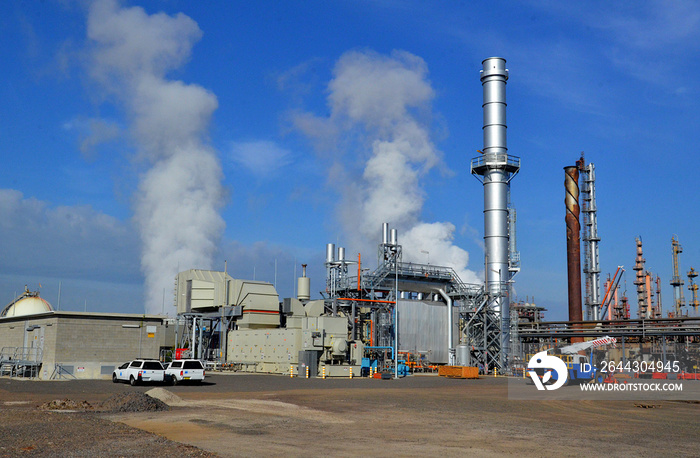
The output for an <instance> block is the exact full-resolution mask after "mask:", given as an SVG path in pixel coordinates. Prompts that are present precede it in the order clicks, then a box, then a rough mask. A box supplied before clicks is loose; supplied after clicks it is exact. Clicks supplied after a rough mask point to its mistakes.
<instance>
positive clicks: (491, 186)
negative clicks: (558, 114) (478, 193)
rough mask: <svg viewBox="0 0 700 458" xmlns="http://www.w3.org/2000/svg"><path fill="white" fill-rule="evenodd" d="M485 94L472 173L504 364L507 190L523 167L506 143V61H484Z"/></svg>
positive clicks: (507, 348)
mask: <svg viewBox="0 0 700 458" xmlns="http://www.w3.org/2000/svg"><path fill="white" fill-rule="evenodd" d="M482 65H483V70H481V85H482V87H483V93H484V103H483V110H484V127H483V130H484V149H483V152H482V156H481V157H477V158H474V159H472V164H471V169H472V170H471V171H472V174H474V175H477V178H478V177H479V176H481V177H483V179H481V178H479V180H480V181H481V182H482V183H483V184H484V244H485V248H486V253H485V257H486V260H485V267H486V272H485V276H486V289H487V291H488V292H489V294H490V295H491V297H494V298H495V305H494V310H495V311H496V313H497V314H498V315H500V318H501V361H500V363H501V367H502V368H505V367H507V366H508V359H507V358H508V354H509V353H510V303H509V298H508V281H509V280H510V273H509V270H508V189H509V185H510V180H511V179H512V178H513V177H514V176H515V175H516V174H517V173H518V170H520V158H518V157H515V156H509V155H508V147H507V145H506V128H507V127H506V81H507V80H508V70H507V69H506V60H505V59H503V58H501V57H490V58H488V59H485V60H484V61H483V62H482Z"/></svg>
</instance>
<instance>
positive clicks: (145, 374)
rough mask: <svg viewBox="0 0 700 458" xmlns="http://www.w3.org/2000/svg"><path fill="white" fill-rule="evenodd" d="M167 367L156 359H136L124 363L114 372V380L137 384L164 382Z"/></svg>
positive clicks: (115, 381)
mask: <svg viewBox="0 0 700 458" xmlns="http://www.w3.org/2000/svg"><path fill="white" fill-rule="evenodd" d="M164 380H165V369H163V365H161V364H160V361H158V360H155V359H135V360H133V361H129V362H128V363H124V364H122V365H121V366H119V367H118V368H117V369H115V370H114V372H113V373H112V381H113V382H114V383H117V382H129V383H131V385H132V386H133V385H137V384H139V383H144V382H161V383H162V382H163V381H164Z"/></svg>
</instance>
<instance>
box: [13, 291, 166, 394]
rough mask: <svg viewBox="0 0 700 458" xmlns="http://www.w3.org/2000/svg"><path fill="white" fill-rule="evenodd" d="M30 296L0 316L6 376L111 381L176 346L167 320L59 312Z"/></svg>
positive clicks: (164, 318)
mask: <svg viewBox="0 0 700 458" xmlns="http://www.w3.org/2000/svg"><path fill="white" fill-rule="evenodd" d="M27 293H28V292H25V295H23V296H21V297H20V298H18V299H17V300H15V301H14V302H13V303H11V304H10V305H9V306H8V307H6V308H5V309H4V310H3V313H2V314H0V375H10V376H25V377H27V376H28V377H34V378H39V379H41V380H55V379H66V378H68V379H72V378H79V379H100V378H105V379H108V378H110V377H111V374H112V371H113V370H114V368H115V367H117V366H118V365H120V364H122V363H124V362H125V361H128V360H131V359H135V358H159V357H160V354H161V350H162V349H164V348H165V347H168V348H172V346H173V343H174V341H175V337H174V326H171V325H170V323H169V322H168V320H167V318H166V317H163V316H156V315H137V314H123V313H88V312H63V311H54V310H51V307H50V305H49V304H48V303H47V302H46V301H43V299H40V298H39V297H38V295H37V294H36V293H30V295H29V296H27ZM32 294H33V295H32ZM37 300H41V301H42V302H43V303H44V305H43V308H44V310H37V308H36V306H35V304H36V303H37ZM23 301H24V302H23Z"/></svg>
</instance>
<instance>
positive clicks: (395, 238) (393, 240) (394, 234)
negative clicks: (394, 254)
mask: <svg viewBox="0 0 700 458" xmlns="http://www.w3.org/2000/svg"><path fill="white" fill-rule="evenodd" d="M389 243H390V244H391V245H392V246H396V245H398V244H399V232H398V230H397V229H392V230H391V237H390V242H389Z"/></svg>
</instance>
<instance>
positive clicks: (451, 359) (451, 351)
mask: <svg viewBox="0 0 700 458" xmlns="http://www.w3.org/2000/svg"><path fill="white" fill-rule="evenodd" d="M436 291H437V292H438V293H439V294H440V296H442V298H443V299H445V302H447V355H448V356H447V361H448V362H447V365H448V366H454V365H455V348H454V336H453V335H452V333H453V329H452V328H453V327H454V326H453V324H452V298H451V297H450V296H448V295H447V294H446V293H445V291H444V290H443V289H442V288H438V289H436Z"/></svg>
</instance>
